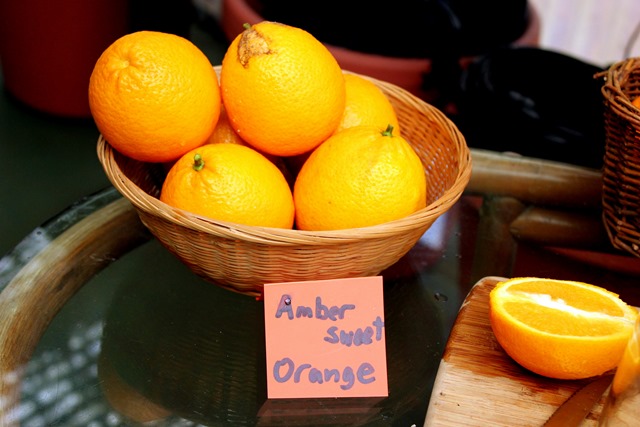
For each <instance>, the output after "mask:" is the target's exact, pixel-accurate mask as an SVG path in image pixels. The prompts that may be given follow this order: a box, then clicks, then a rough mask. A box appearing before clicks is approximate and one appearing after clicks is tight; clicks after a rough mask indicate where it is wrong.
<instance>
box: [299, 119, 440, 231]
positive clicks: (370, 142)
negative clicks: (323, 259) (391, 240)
mask: <svg viewBox="0 0 640 427" xmlns="http://www.w3.org/2000/svg"><path fill="white" fill-rule="evenodd" d="M426 191H427V183H426V177H425V172H424V168H423V166H422V162H421V161H420V158H419V157H418V155H417V154H416V152H415V151H414V150H413V148H412V147H411V145H409V143H408V142H407V141H406V140H405V139H404V138H402V137H401V136H394V135H393V131H392V129H391V127H390V128H389V129H386V130H385V131H380V130H379V129H377V128H376V127H375V126H356V127H352V128H348V129H345V130H343V131H341V132H338V133H336V134H334V135H333V136H331V137H330V138H329V139H327V140H326V141H325V142H324V143H322V145H320V146H319V147H318V148H316V149H315V151H313V153H311V155H310V156H309V158H308V159H307V161H306V162H305V163H304V165H302V168H301V169H300V172H299V173H298V177H297V179H296V181H295V184H294V189H293V197H294V202H295V205H296V225H297V226H298V228H299V229H302V230H339V229H346V228H355V227H367V226H371V225H377V224H382V223H385V222H388V221H393V220H395V219H399V218H403V217H405V216H407V215H410V214H412V213H414V212H415V211H417V210H419V209H422V208H424V207H425V206H426Z"/></svg>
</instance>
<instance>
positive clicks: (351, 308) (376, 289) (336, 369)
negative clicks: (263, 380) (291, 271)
mask: <svg viewBox="0 0 640 427" xmlns="http://www.w3.org/2000/svg"><path fill="white" fill-rule="evenodd" d="M264 316H265V335H266V355H267V392H268V393H267V394H268V397H269V398H276V399H277V398H308V397H317V398H319V397H379V396H382V397H384V396H387V395H388V386H387V357H386V346H385V328H384V301H383V290H382V277H380V276H376V277H359V278H353V279H337V280H320V281H308V282H291V283H273V284H267V285H265V286H264Z"/></svg>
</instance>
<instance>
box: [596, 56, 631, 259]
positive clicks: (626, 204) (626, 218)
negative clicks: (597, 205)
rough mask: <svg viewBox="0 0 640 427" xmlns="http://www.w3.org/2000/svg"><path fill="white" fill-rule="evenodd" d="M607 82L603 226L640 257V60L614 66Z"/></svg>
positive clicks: (604, 87)
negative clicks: (639, 193)
mask: <svg viewBox="0 0 640 427" xmlns="http://www.w3.org/2000/svg"><path fill="white" fill-rule="evenodd" d="M600 76H601V77H603V78H604V83H603V85H602V95H603V97H604V107H605V108H604V127H605V138H606V139H605V155H604V167H603V172H602V178H603V191H602V207H603V220H604V225H605V228H606V230H607V233H608V235H609V240H610V241H611V243H612V244H613V246H614V247H616V248H618V249H621V250H624V251H626V252H628V253H631V254H633V255H635V256H640V217H639V216H638V212H639V211H640V197H639V196H638V185H640V58H628V59H626V60H623V61H619V62H617V63H614V64H612V65H611V66H610V67H609V69H608V70H606V71H604V72H602V73H600Z"/></svg>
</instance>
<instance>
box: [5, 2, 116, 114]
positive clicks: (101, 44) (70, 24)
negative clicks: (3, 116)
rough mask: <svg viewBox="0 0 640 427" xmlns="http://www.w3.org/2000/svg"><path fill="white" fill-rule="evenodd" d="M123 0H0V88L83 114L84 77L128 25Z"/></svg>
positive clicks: (45, 106)
mask: <svg viewBox="0 0 640 427" xmlns="http://www.w3.org/2000/svg"><path fill="white" fill-rule="evenodd" d="M128 10H129V9H128V1H127V0H91V1H86V0H61V1H48V0H18V1H16V0H0V59H1V61H2V71H3V77H4V84H5V87H6V89H7V90H8V91H9V92H10V93H11V94H12V95H14V96H15V97H16V98H17V99H19V100H20V101H22V102H24V103H25V104H27V105H29V106H30V107H33V108H35V109H37V110H41V111H43V112H46V113H51V114H55V115H60V116H69V117H89V116H90V111H89V103H88V100H87V90H88V87H89V77H90V76H91V71H92V70H93V66H94V64H95V62H96V61H97V59H98V57H99V56H100V54H101V53H102V52H103V51H104V49H106V48H107V46H109V45H110V44H111V43H112V42H113V41H115V40H116V39H117V38H118V37H120V36H122V35H123V34H125V33H126V31H127V28H128V19H129V11H128Z"/></svg>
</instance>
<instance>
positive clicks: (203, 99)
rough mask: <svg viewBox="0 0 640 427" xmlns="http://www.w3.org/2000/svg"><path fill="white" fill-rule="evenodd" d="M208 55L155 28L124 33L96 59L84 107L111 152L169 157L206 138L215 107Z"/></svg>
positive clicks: (140, 157)
mask: <svg viewBox="0 0 640 427" xmlns="http://www.w3.org/2000/svg"><path fill="white" fill-rule="evenodd" d="M220 99H221V98H220V86H219V84H218V80H217V77H216V73H215V71H214V69H213V67H212V66H211V63H210V62H209V60H208V58H207V57H206V56H205V55H204V53H203V52H202V51H201V50H200V49H198V48H197V47H196V46H195V45H194V44H193V43H191V42H190V41H189V40H187V39H185V38H182V37H179V36H176V35H173V34H165V33H161V32H156V31H140V32H135V33H131V34H127V35H125V36H123V37H121V38H119V39H118V40H116V41H115V42H114V43H112V44H111V45H110V46H109V47H108V48H107V49H106V50H105V51H104V52H103V53H102V55H101V56H100V58H99V59H98V61H97V62H96V64H95V67H94V69H93V72H92V74H91V78H90V81H89V106H90V108H91V114H92V115H93V118H94V120H95V122H96V125H97V127H98V129H99V131H100V132H101V133H102V135H103V136H104V137H105V139H106V140H107V141H108V142H109V144H111V145H112V146H113V147H114V148H115V149H116V150H118V151H119V152H121V153H122V154H124V155H126V156H129V157H131V158H134V159H137V160H141V161H147V162H169V161H172V160H175V159H177V158H178V157H180V156H181V155H183V154H184V153H186V152H187V151H189V150H191V149H193V148H195V147H197V146H199V145H202V144H204V143H205V142H206V140H207V138H208V137H209V135H211V132H212V130H213V128H214V126H215V124H216V122H217V120H218V115H219V112H220Z"/></svg>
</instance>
